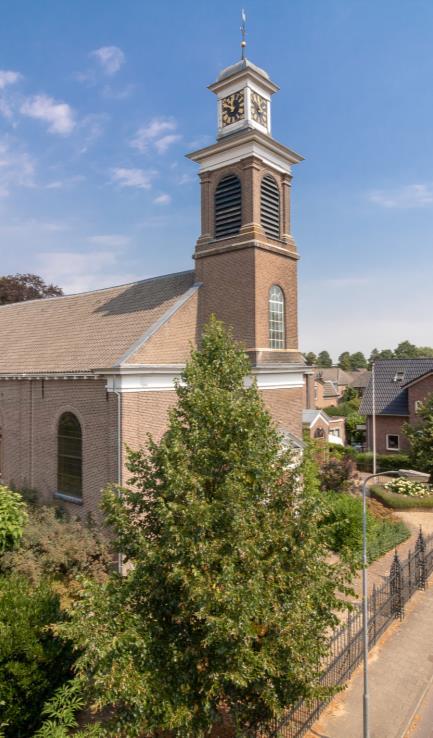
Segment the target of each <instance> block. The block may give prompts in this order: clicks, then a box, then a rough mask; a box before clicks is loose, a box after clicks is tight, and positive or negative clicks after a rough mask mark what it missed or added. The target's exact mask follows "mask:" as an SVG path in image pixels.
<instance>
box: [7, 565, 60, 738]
mask: <svg viewBox="0 0 433 738" xmlns="http://www.w3.org/2000/svg"><path fill="white" fill-rule="evenodd" d="M61 620H62V614H61V610H60V603H59V597H58V595H56V594H55V593H54V592H53V591H52V589H51V588H50V586H49V585H48V584H47V583H46V582H40V583H39V584H38V585H37V586H36V587H33V585H31V584H30V583H29V582H28V581H27V580H26V579H25V578H24V577H21V576H16V575H13V576H10V577H9V576H3V577H1V578H0V624H1V627H0V724H3V726H4V727H3V730H4V735H5V737H6V738H25V737H26V736H29V735H33V731H34V730H35V729H37V728H38V727H39V724H40V716H41V710H42V706H43V704H44V702H45V700H46V699H48V698H49V697H51V695H52V693H53V691H54V690H55V689H57V687H59V686H60V685H61V684H62V683H63V682H64V681H65V680H66V679H68V678H69V677H70V675H71V672H70V667H71V664H72V654H71V649H70V647H69V645H65V642H64V641H60V640H59V639H58V638H56V637H55V636H54V635H53V634H52V632H51V631H50V629H49V627H48V626H50V625H51V624H52V623H58V622H60V621H61ZM5 726H6V727H5Z"/></svg>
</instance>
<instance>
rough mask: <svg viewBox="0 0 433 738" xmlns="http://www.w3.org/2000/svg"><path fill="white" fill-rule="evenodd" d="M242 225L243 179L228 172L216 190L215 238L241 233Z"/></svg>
mask: <svg viewBox="0 0 433 738" xmlns="http://www.w3.org/2000/svg"><path fill="white" fill-rule="evenodd" d="M241 225H242V191H241V181H240V179H239V177H236V175H234V174H228V175H227V176H226V177H223V178H222V180H221V181H220V182H219V183H218V186H217V188H216V190H215V238H225V236H231V235H232V234H233V233H239V230H240V227H241Z"/></svg>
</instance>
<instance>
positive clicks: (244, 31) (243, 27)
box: [241, 8, 247, 59]
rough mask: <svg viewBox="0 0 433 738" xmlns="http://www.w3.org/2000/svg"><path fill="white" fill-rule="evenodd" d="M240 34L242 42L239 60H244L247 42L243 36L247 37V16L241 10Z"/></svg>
mask: <svg viewBox="0 0 433 738" xmlns="http://www.w3.org/2000/svg"><path fill="white" fill-rule="evenodd" d="M241 34H242V41H241V49H242V53H241V59H245V47H246V45H247V42H246V41H245V36H246V35H247V15H246V13H245V10H244V9H243V8H242V10H241Z"/></svg>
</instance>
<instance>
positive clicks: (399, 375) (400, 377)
mask: <svg viewBox="0 0 433 738" xmlns="http://www.w3.org/2000/svg"><path fill="white" fill-rule="evenodd" d="M403 379H404V372H403V371H398V372H396V373H395V375H394V379H393V382H400V383H401V382H402V381H403Z"/></svg>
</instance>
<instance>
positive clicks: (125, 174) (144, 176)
mask: <svg viewBox="0 0 433 738" xmlns="http://www.w3.org/2000/svg"><path fill="white" fill-rule="evenodd" d="M156 174H157V172H155V171H154V170H152V169H148V170H145V169H127V168H124V167H120V168H117V169H112V171H111V180H112V182H114V183H115V184H118V185H119V187H138V188H139V189H142V190H149V189H150V188H151V186H152V179H153V177H155V175H156Z"/></svg>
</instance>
